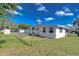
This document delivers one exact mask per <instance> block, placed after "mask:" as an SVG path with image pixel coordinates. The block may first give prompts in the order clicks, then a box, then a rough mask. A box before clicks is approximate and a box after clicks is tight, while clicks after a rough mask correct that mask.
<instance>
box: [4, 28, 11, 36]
mask: <svg viewBox="0 0 79 59" xmlns="http://www.w3.org/2000/svg"><path fill="white" fill-rule="evenodd" d="M3 32H4V34H5V35H8V34H11V30H10V29H4V30H3Z"/></svg>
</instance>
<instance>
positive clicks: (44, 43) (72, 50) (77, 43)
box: [0, 33, 79, 56]
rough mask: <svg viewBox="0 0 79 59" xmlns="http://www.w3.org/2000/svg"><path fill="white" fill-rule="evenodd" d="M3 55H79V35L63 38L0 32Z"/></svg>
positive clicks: (0, 49)
mask: <svg viewBox="0 0 79 59" xmlns="http://www.w3.org/2000/svg"><path fill="white" fill-rule="evenodd" d="M0 55H1V56H4V55H5V56H28V55H29V56H31V55H32V56H48V55H49V56H60V55H66V56H71V55H79V37H77V36H75V35H71V36H68V37H65V38H61V39H47V38H40V37H36V36H28V35H25V36H23V37H21V38H17V37H16V34H15V33H13V34H11V35H3V34H0Z"/></svg>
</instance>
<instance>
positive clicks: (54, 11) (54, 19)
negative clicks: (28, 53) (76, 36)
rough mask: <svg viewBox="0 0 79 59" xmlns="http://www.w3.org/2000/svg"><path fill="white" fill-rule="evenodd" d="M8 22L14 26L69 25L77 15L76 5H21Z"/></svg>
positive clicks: (78, 11)
mask: <svg viewBox="0 0 79 59" xmlns="http://www.w3.org/2000/svg"><path fill="white" fill-rule="evenodd" d="M15 14H16V15H15V16H10V17H9V18H10V20H11V21H13V22H15V23H16V24H29V25H32V26H33V25H37V24H44V25H71V24H72V22H73V21H74V19H75V18H76V17H77V16H78V15H79V4H78V3H22V4H19V6H17V8H16V11H15Z"/></svg>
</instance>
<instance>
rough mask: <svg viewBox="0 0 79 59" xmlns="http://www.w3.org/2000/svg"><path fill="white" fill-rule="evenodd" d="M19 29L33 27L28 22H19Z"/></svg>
mask: <svg viewBox="0 0 79 59" xmlns="http://www.w3.org/2000/svg"><path fill="white" fill-rule="evenodd" d="M18 29H31V26H30V25H26V24H19V25H18Z"/></svg>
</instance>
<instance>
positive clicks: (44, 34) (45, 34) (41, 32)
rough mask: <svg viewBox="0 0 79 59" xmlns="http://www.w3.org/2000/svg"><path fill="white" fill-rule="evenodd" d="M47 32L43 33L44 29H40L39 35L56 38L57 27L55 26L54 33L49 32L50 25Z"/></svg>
mask: <svg viewBox="0 0 79 59" xmlns="http://www.w3.org/2000/svg"><path fill="white" fill-rule="evenodd" d="M45 28H46V32H45V33H43V31H42V29H40V30H39V35H40V36H42V37H45V38H55V28H53V33H49V27H45Z"/></svg>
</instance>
